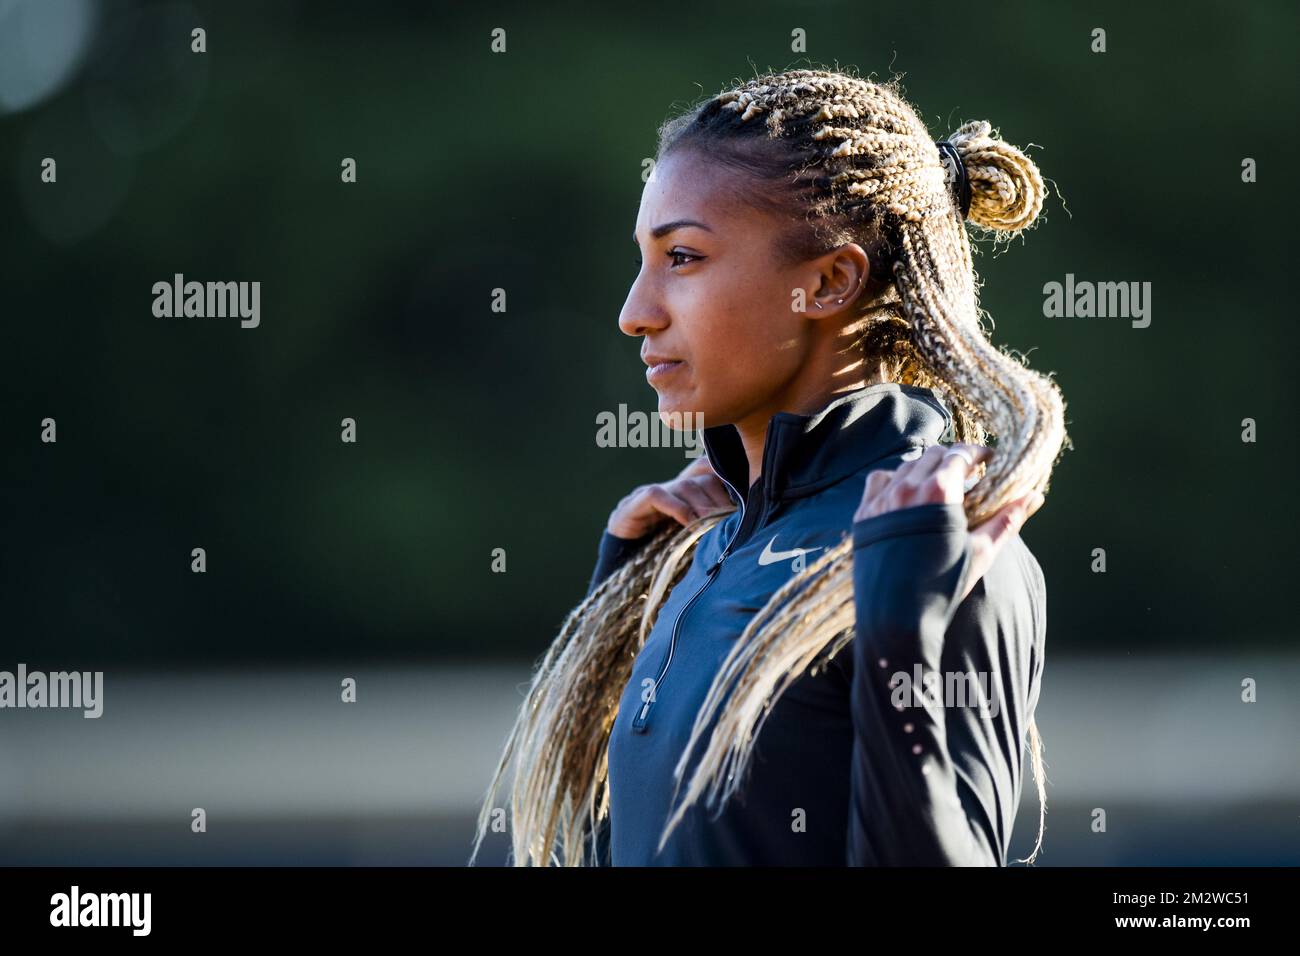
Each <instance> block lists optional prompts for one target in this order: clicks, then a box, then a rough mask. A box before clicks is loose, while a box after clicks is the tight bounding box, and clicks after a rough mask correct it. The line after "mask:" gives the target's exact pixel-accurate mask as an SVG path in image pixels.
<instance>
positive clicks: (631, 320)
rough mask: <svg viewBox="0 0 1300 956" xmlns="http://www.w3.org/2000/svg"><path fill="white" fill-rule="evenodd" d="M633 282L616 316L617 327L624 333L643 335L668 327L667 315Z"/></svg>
mask: <svg viewBox="0 0 1300 956" xmlns="http://www.w3.org/2000/svg"><path fill="white" fill-rule="evenodd" d="M638 285H639V283H633V285H632V291H630V292H629V293H628V294H627V301H626V302H624V303H623V311H622V312H620V313H619V316H618V327H619V328H620V329H622V331H623V334H624V335H645V334H647V333H649V332H656V331H658V330H660V329H666V328H667V327H668V317H667V315H665V314H664V311H663V309H662V308H660V306H659V305H658V304H656V303H654V302H652V301H650V300H649V299H648V298H647V296H646V295H645V294H644V293H643V292H642V291H641V290H639V289H638V288H637V286H638Z"/></svg>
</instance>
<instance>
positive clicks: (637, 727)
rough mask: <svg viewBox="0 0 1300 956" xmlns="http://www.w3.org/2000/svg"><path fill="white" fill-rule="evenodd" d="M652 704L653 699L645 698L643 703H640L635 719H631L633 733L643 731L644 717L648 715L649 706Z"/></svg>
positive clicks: (644, 729) (644, 728)
mask: <svg viewBox="0 0 1300 956" xmlns="http://www.w3.org/2000/svg"><path fill="white" fill-rule="evenodd" d="M653 704H654V700H653V699H652V700H647V701H646V702H645V703H644V704H642V705H641V709H640V710H639V711H637V715H636V719H635V720H633V721H632V732H633V733H638V734H643V733H645V731H646V727H645V722H646V717H647V716H648V715H649V713H650V708H651V706H652V705H653Z"/></svg>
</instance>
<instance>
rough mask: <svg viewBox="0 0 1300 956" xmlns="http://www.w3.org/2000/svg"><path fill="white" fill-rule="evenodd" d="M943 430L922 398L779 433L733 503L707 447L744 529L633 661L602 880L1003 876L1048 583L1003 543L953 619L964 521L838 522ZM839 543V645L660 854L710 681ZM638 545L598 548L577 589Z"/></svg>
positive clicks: (730, 433)
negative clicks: (938, 870)
mask: <svg viewBox="0 0 1300 956" xmlns="http://www.w3.org/2000/svg"><path fill="white" fill-rule="evenodd" d="M951 421H952V419H951V414H950V413H949V411H948V410H947V408H946V407H945V406H944V405H943V403H942V402H941V401H940V400H939V399H938V397H937V396H936V394H935V393H934V392H933V391H931V390H929V389H922V388H916V387H912V386H903V385H898V384H895V383H885V384H878V385H872V386H868V387H866V388H862V389H858V390H856V391H854V392H849V393H846V394H844V395H842V396H839V397H837V398H836V399H835V400H834V401H832V402H831V403H830V404H828V405H827V406H826V407H825V408H824V409H823V410H822V411H821V412H820V413H818V414H816V415H812V416H805V415H794V414H790V413H780V414H778V415H776V416H774V417H773V419H772V420H771V422H770V424H769V425H768V430H767V443H766V447H765V450H764V454H763V466H762V474H761V477H760V479H759V480H758V481H757V482H755V483H754V485H753V486H752V487H750V488H749V489H748V493H747V494H746V495H745V496H744V497H743V498H742V497H741V495H740V494H739V492H738V491H737V488H739V487H743V486H744V485H745V484H746V483H747V478H748V462H747V460H746V457H745V452H744V448H743V446H742V445H741V441H740V435H739V433H738V432H737V430H736V428H735V427H734V426H732V425H720V426H714V427H712V428H706V429H705V430H704V433H703V440H704V447H705V451H706V452H707V454H708V456H709V461H710V463H711V464H712V466H713V468H714V470H715V471H716V472H717V473H718V475H719V476H720V477H721V478H722V479H723V481H724V482H725V483H726V484H727V486H728V490H729V493H730V494H731V496H732V498H733V500H734V501H735V502H736V504H737V506H738V509H737V511H735V512H733V513H732V514H731V515H729V516H727V517H726V518H725V519H724V520H722V521H721V522H719V523H718V524H717V525H716V526H715V527H714V528H712V529H711V530H710V531H709V532H708V533H707V534H705V535H704V536H703V537H702V538H701V539H700V541H699V543H698V545H697V547H696V549H695V552H694V558H693V561H692V563H691V567H690V569H689V570H688V571H687V573H686V574H685V576H684V577H683V579H682V580H681V581H680V582H679V583H678V584H677V585H676V586H675V587H674V588H673V590H672V591H671V593H670V594H669V595H668V597H667V598H666V600H665V602H664V605H663V607H662V609H661V610H660V613H659V616H658V618H657V620H656V623H655V626H654V627H653V628H652V629H651V632H650V634H649V635H648V637H647V639H646V643H645V646H644V647H643V648H642V649H641V650H640V652H639V653H638V655H637V657H636V661H635V664H634V666H633V671H632V676H631V679H630V680H629V681H628V683H627V686H626V688H625V689H624V691H623V695H622V698H621V701H620V705H619V710H618V715H617V718H616V720H615V722H614V725H613V729H612V732H611V738H610V744H609V778H610V797H611V803H610V815H609V819H608V820H607V821H606V823H605V825H604V826H602V828H601V830H600V832H599V833H597V834H596V835H595V839H596V845H597V851H598V853H599V855H600V862H601V863H603V864H605V865H614V866H656V865H667V866H683V865H686V866H732V865H744V866H764V865H782V866H789V865H802V866H843V865H846V864H847V865H850V866H872V865H942V864H957V865H986V866H999V865H1001V866H1005V865H1006V862H1007V854H1008V843H1009V840H1010V837H1011V830H1012V824H1013V822H1014V819H1015V815H1016V810H1017V807H1018V804H1019V800H1020V791H1021V780H1022V773H1021V772H1022V763H1021V758H1022V754H1023V751H1024V748H1025V744H1026V734H1027V726H1028V723H1029V719H1030V717H1031V715H1032V714H1033V710H1034V708H1035V706H1036V705H1037V701H1038V693H1039V686H1040V678H1041V675H1042V668H1043V645H1044V640H1045V638H1046V590H1045V586H1044V581H1043V574H1042V570H1041V569H1040V568H1039V566H1038V563H1037V561H1035V559H1034V557H1033V555H1032V554H1031V553H1030V551H1029V549H1028V547H1027V546H1026V545H1025V544H1024V542H1023V541H1022V540H1021V539H1020V537H1019V536H1016V537H1015V538H1013V539H1012V540H1011V541H1009V542H1008V543H1007V544H1006V545H1005V546H1004V547H1003V549H1002V550H1001V551H1000V552H999V554H998V557H997V559H996V560H995V562H994V563H993V565H992V567H991V568H990V569H989V570H988V571H987V572H986V573H985V575H984V576H983V578H982V579H981V580H980V581H979V583H978V584H976V586H975V588H974V589H973V590H972V591H971V593H970V594H969V595H968V596H967V597H966V599H965V600H964V601H961V602H960V603H958V602H957V598H958V597H959V594H958V588H959V586H960V582H961V579H962V574H963V572H964V570H965V568H966V566H967V563H968V562H969V561H970V557H971V555H970V551H969V548H968V540H969V533H968V531H967V522H966V515H965V512H964V510H963V508H962V506H961V505H960V504H929V505H920V506H915V507H911V508H905V509H902V510H899V511H893V512H888V513H885V514H881V515H876V516H874V517H872V518H869V519H867V520H865V521H858V522H854V521H853V514H854V512H855V511H856V510H857V508H858V505H859V504H860V502H861V499H862V494H863V489H864V487H865V479H866V476H867V474H868V473H870V472H871V471H873V470H875V469H877V468H885V469H892V468H896V467H898V466H899V465H900V464H901V463H902V462H904V461H906V460H909V459H910V458H913V457H916V456H918V455H919V454H920V453H921V451H923V450H924V449H925V448H926V447H928V446H930V445H933V444H935V443H936V442H938V441H939V440H940V439H941V438H945V437H946V434H947V432H948V429H949V427H950V426H951ZM848 534H851V535H852V539H853V577H854V592H855V608H856V631H855V636H854V638H853V640H852V641H850V642H849V643H848V644H847V645H845V647H843V648H841V650H840V651H839V652H838V653H837V654H836V655H835V657H834V658H832V659H831V662H830V666H829V667H827V668H825V669H824V670H820V671H819V672H818V673H817V674H816V675H813V674H809V673H805V674H803V675H802V676H800V677H799V678H798V679H796V680H795V681H794V682H793V683H792V684H791V685H790V686H789V687H788V688H787V689H786V690H785V691H784V692H783V693H782V694H781V695H780V696H779V697H778V698H777V699H776V702H775V704H774V705H773V707H772V710H771V712H770V713H769V715H768V717H767V720H766V723H765V724H764V726H763V728H762V730H761V732H760V733H759V735H758V737H757V738H756V742H755V751H754V753H753V755H752V762H751V766H750V768H749V771H748V775H747V776H746V777H745V778H744V785H743V787H742V789H740V790H739V791H738V792H737V793H736V794H735V795H733V797H732V798H731V799H730V800H729V801H728V802H726V803H725V804H723V806H722V807H721V812H720V813H718V814H717V815H716V816H715V815H714V814H713V813H712V812H711V811H710V810H708V809H707V808H706V807H705V805H704V802H703V798H702V799H701V800H700V801H699V802H697V803H696V804H695V805H693V806H692V807H691V809H690V810H689V811H688V812H687V814H686V816H685V817H684V818H683V819H682V821H680V822H679V824H678V826H677V828H676V829H675V830H674V831H673V833H672V835H671V836H670V838H669V840H668V842H667V844H666V845H665V847H664V849H663V851H662V852H659V853H656V850H655V848H656V845H657V843H658V840H659V837H660V834H661V832H662V830H663V827H664V823H665V822H666V820H667V818H668V816H669V813H670V810H671V809H674V808H675V804H673V803H672V802H671V801H672V799H673V790H674V780H673V776H672V771H673V768H674V766H675V765H676V763H677V761H678V759H679V757H680V755H681V753H682V750H683V748H684V746H685V744H686V741H687V738H688V737H689V735H690V730H691V727H692V725H693V723H694V720H695V717H696V714H697V712H698V711H699V709H700V705H701V704H702V702H703V700H704V697H705V695H706V693H707V692H708V689H709V687H710V685H711V684H712V681H713V678H714V675H715V674H716V673H717V671H718V668H719V666H720V665H721V663H722V661H723V659H724V658H725V657H726V655H727V653H728V652H729V651H730V649H731V648H732V646H733V644H734V642H735V641H736V639H737V638H739V637H740V635H741V633H742V631H743V630H744V628H745V626H746V624H747V623H748V622H749V620H750V619H751V618H752V617H753V615H754V614H755V612H757V611H758V610H759V609H760V608H761V607H762V606H763V605H764V604H766V603H767V600H768V598H769V597H770V596H771V595H772V593H773V592H774V591H776V590H777V588H779V587H780V586H781V585H782V584H784V583H785V582H786V581H788V580H789V578H790V576H791V575H792V574H794V573H796V572H797V571H798V570H800V569H801V568H802V566H803V565H804V564H805V563H811V562H812V561H814V560H816V558H817V557H818V556H819V555H820V552H821V549H824V548H830V547H833V546H834V545H836V544H837V543H839V542H840V541H842V540H843V538H844V536H845V535H848ZM648 540H649V536H646V537H645V538H640V539H636V540H625V539H621V538H617V537H615V536H613V535H611V534H610V533H609V532H608V531H606V532H605V534H604V535H603V537H602V540H601V542H600V547H599V556H598V561H597V565H596V569H595V571H594V573H593V575H592V579H591V589H594V588H595V587H596V586H597V585H599V584H600V582H601V581H603V580H604V579H605V577H606V576H607V575H609V574H611V573H613V571H615V570H616V569H617V568H618V567H619V565H621V564H622V562H623V561H625V560H626V559H627V558H628V557H630V556H631V555H632V554H634V553H635V552H636V551H637V549H638V548H639V547H640V546H641V545H643V544H644V543H645V542H646V541H648ZM800 551H803V552H805V556H804V557H803V558H802V559H800V558H799V552H800ZM588 593H590V591H589V592H588ZM901 675H906V676H905V678H904V677H902V676H901ZM936 677H937V678H938V684H937V685H936V684H933V683H928V682H931V681H933V680H934V679H935V678H936ZM891 682H895V683H897V685H898V689H897V690H896V691H895V690H894V689H893V688H891ZM909 688H910V689H911V690H912V691H913V692H914V693H913V695H912V696H908V695H907V691H908V690H909ZM945 689H946V693H945ZM715 717H716V715H715ZM710 727H712V725H710ZM703 745H704V741H703V740H701V741H700V743H699V745H698V746H697V748H696V750H695V753H694V756H693V759H692V762H691V764H690V769H693V768H694V767H695V765H696V762H697V761H698V756H699V753H700V751H701V750H702V748H703ZM686 779H689V777H687V778H686ZM682 790H683V791H684V790H685V787H684V786H683V787H682Z"/></svg>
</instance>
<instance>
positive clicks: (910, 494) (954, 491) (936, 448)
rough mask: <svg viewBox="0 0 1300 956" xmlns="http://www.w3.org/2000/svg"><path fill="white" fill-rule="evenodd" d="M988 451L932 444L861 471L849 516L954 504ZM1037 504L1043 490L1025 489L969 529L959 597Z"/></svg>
mask: <svg viewBox="0 0 1300 956" xmlns="http://www.w3.org/2000/svg"><path fill="white" fill-rule="evenodd" d="M992 455H993V450H992V449H991V448H988V447H985V446H983V445H967V444H963V443H960V442H956V443H954V444H952V445H932V446H931V447H929V448H927V449H926V450H925V453H924V454H923V455H921V456H920V457H919V458H915V459H913V460H912V461H905V462H903V464H901V465H900V466H899V467H898V468H895V469H894V470H892V471H880V470H877V471H873V472H872V473H871V474H870V475H868V476H867V485H866V489H865V490H864V492H863V495H862V504H860V505H859V506H858V510H857V512H856V513H855V514H854V516H853V520H854V521H863V520H865V519H867V518H871V517H874V516H876V515H879V514H884V513H885V512H887V511H898V510H901V509H903V508H910V507H913V506H914V505H926V504H958V503H960V502H962V501H964V500H965V498H966V481H967V479H968V478H969V477H970V476H971V474H973V473H974V471H975V470H976V469H977V468H978V467H979V466H980V465H981V464H982V463H984V462H986V461H988V459H989V458H991V457H992ZM1042 505H1043V496H1042V495H1041V494H1039V493H1038V492H1036V491H1034V492H1030V493H1029V494H1028V495H1025V496H1024V497H1022V498H1018V499H1016V500H1015V501H1011V502H1008V503H1007V504H1006V505H1004V506H1003V507H1002V508H1001V509H999V510H998V511H997V512H995V513H994V514H993V516H992V517H990V518H989V519H988V520H987V521H984V522H982V523H980V524H979V525H977V526H975V527H974V528H971V529H970V539H971V540H970V544H971V551H972V554H973V560H972V561H971V564H970V567H969V568H968V570H967V573H966V578H965V581H964V582H963V588H962V593H961V600H965V599H966V596H967V595H968V594H970V592H971V591H972V590H973V589H974V587H975V585H976V583H977V582H978V581H979V579H980V578H982V577H983V576H984V573H985V572H986V571H988V569H989V568H990V567H992V566H993V561H994V559H995V558H996V557H997V555H998V552H999V551H1000V550H1001V549H1002V547H1003V545H1005V544H1006V543H1007V542H1008V541H1010V540H1011V538H1013V537H1014V536H1015V535H1016V534H1017V533H1018V532H1019V531H1020V528H1021V527H1022V526H1023V525H1024V523H1025V522H1026V521H1027V520H1028V519H1029V517H1030V516H1031V515H1032V514H1034V512H1036V511H1037V510H1038V509H1039V508H1041V507H1042Z"/></svg>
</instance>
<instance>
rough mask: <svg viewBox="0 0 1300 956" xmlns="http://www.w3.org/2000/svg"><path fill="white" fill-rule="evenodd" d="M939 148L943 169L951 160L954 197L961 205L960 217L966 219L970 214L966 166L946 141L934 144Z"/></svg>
mask: <svg viewBox="0 0 1300 956" xmlns="http://www.w3.org/2000/svg"><path fill="white" fill-rule="evenodd" d="M935 145H936V146H938V147H939V161H940V162H941V163H943V165H944V167H945V168H947V167H948V160H949V158H951V160H952V169H953V171H954V172H955V176H954V196H955V198H956V199H957V202H958V203H959V204H960V205H961V217H962V218H963V219H965V218H966V214H967V213H969V212H970V177H968V176H967V175H966V164H965V163H963V162H962V161H961V153H959V152H957V147H956V146H954V145H953V144H952V143H950V142H948V141H947V140H946V139H945V140H942V141H940V142H938V143H936V144H935Z"/></svg>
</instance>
